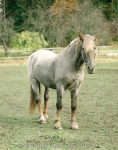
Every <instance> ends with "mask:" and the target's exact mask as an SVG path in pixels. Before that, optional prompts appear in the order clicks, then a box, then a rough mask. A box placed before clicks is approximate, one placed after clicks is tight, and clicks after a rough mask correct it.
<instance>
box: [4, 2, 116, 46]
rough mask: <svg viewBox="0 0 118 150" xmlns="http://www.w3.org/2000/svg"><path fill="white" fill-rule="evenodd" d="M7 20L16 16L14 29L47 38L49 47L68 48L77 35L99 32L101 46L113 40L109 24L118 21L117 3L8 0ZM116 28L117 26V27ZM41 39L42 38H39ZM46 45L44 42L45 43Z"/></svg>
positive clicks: (6, 7) (6, 6)
mask: <svg viewBox="0 0 118 150" xmlns="http://www.w3.org/2000/svg"><path fill="white" fill-rule="evenodd" d="M5 2H6V5H5V10H6V18H8V17H9V16H13V17H14V25H15V26H14V30H15V31H17V32H22V31H24V30H29V31H31V32H38V34H39V36H40V35H42V34H43V35H44V37H45V40H47V41H48V43H49V46H57V45H58V46H66V45H67V44H68V43H69V42H70V41H71V40H72V39H73V38H75V37H77V32H78V31H81V32H82V33H89V34H93V35H94V34H96V32H99V33H100V37H99V39H100V43H99V44H106V42H107V41H110V39H111V38H112V36H109V34H108V33H109V32H112V30H111V28H112V27H111V26H110V24H109V21H111V22H115V26H116V24H117V22H118V9H117V7H118V0H112V1H107V0H88V1H86V0H28V1H27V0H11V1H9V0H6V1H5ZM115 28H116V27H115ZM40 39H41V38H40ZM42 43H43V42H42Z"/></svg>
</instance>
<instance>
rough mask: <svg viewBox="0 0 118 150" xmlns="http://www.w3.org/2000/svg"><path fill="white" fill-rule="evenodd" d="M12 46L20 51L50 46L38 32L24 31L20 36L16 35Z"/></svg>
mask: <svg viewBox="0 0 118 150" xmlns="http://www.w3.org/2000/svg"><path fill="white" fill-rule="evenodd" d="M10 45H11V46H12V47H14V48H19V49H23V48H25V49H40V48H44V47H47V46H48V43H47V41H46V40H45V39H44V36H43V35H39V34H38V33H37V32H29V31H23V32H21V33H20V34H18V33H17V34H15V36H14V37H13V38H12V40H11V43H10Z"/></svg>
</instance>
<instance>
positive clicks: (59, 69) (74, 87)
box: [28, 33, 99, 129]
mask: <svg viewBox="0 0 118 150" xmlns="http://www.w3.org/2000/svg"><path fill="white" fill-rule="evenodd" d="M98 35H99V34H97V35H96V36H95V37H93V36H90V35H88V34H86V35H82V34H80V33H79V38H77V39H75V40H73V41H72V42H71V43H70V44H69V45H68V46H67V48H66V49H64V50H63V51H61V52H60V53H59V54H55V53H54V52H52V51H48V50H39V51H37V52H34V53H33V54H32V55H31V56H30V57H29V59H28V77H29V80H30V84H31V93H30V106H29V110H30V113H32V112H34V110H35V107H36V105H38V109H39V122H40V123H46V120H47V119H48V115H47V101H48V99H49V95H48V94H49V88H52V89H56V90H57V103H56V107H57V112H56V118H55V121H54V128H55V129H62V126H61V123H60V111H61V109H62V96H63V92H64V91H65V90H67V89H68V90H69V91H70V93H71V128H72V129H78V125H77V123H76V107H77V95H78V92H79V88H80V84H81V82H82V81H83V79H84V63H85V65H86V68H87V71H88V73H89V74H93V73H94V72H95V44H94V43H95V41H96V39H97V37H98ZM40 83H41V84H43V85H44V86H45V93H44V111H42V109H41V97H40Z"/></svg>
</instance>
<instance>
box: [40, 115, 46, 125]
mask: <svg viewBox="0 0 118 150" xmlns="http://www.w3.org/2000/svg"><path fill="white" fill-rule="evenodd" d="M39 123H41V124H45V123H46V120H45V118H44V116H41V117H40V119H39Z"/></svg>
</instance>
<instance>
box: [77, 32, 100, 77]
mask: <svg viewBox="0 0 118 150" xmlns="http://www.w3.org/2000/svg"><path fill="white" fill-rule="evenodd" d="M98 35H99V34H97V35H96V36H95V37H94V36H90V35H88V34H86V35H82V34H81V33H79V39H80V41H81V42H82V48H81V56H82V58H83V60H84V62H85V65H86V68H87V71H88V73H89V74H93V73H94V72H95V49H96V46H95V41H96V40H97V38H98Z"/></svg>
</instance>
